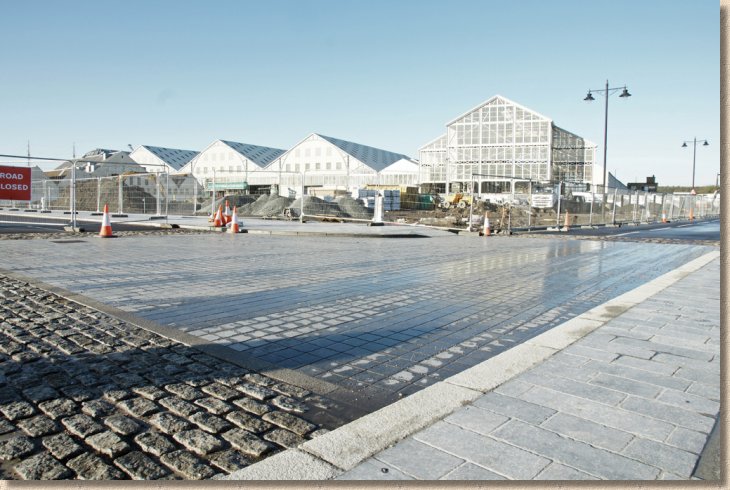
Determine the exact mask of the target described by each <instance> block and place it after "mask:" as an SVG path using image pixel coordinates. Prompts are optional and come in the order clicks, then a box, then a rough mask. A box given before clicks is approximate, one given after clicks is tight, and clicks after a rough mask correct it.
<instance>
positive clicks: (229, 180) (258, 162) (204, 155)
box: [179, 140, 284, 189]
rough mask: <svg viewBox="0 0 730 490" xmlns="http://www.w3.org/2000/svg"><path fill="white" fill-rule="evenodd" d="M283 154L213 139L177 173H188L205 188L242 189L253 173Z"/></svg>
mask: <svg viewBox="0 0 730 490" xmlns="http://www.w3.org/2000/svg"><path fill="white" fill-rule="evenodd" d="M283 153H284V150H281V149H278V148H269V147H267V146H258V145H251V144H247V143H237V142H235V141H226V140H216V141H214V142H213V143H211V144H210V145H208V146H207V147H206V148H205V149H204V150H203V151H201V152H200V153H198V154H197V155H196V156H195V157H194V158H192V159H191V160H190V162H189V163H188V164H186V165H185V166H184V167H182V168H181V169H180V171H179V173H188V174H192V175H193V176H194V177H195V179H196V180H197V181H198V182H200V183H201V184H202V185H204V186H206V187H209V186H210V184H212V182H213V181H215V182H216V188H221V186H224V187H225V188H227V189H246V188H248V184H249V180H250V179H251V174H252V173H253V172H256V171H260V170H263V169H264V168H266V166H268V165H269V164H270V163H271V162H273V161H274V160H275V159H276V158H277V157H279V156H280V155H282V154H283ZM271 183H272V182H269V183H268V184H269V185H270V184H271Z"/></svg>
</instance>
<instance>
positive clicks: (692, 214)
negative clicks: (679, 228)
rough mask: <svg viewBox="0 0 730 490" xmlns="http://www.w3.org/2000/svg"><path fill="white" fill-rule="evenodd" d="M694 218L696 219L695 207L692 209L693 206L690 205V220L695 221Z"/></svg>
mask: <svg viewBox="0 0 730 490" xmlns="http://www.w3.org/2000/svg"><path fill="white" fill-rule="evenodd" d="M694 219H695V213H694V209H692V207H691V206H690V208H689V220H690V221H694Z"/></svg>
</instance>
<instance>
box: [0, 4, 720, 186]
mask: <svg viewBox="0 0 730 490" xmlns="http://www.w3.org/2000/svg"><path fill="white" fill-rule="evenodd" d="M0 46H2V47H1V48H0V67H2V76H1V77H0V114H2V117H0V153H5V154H25V153H26V144H27V141H28V140H30V142H31V143H30V144H31V152H32V153H33V154H34V155H39V156H53V157H61V158H67V157H70V156H71V152H72V144H73V142H75V143H76V149H77V152H78V153H83V152H85V151H88V150H90V149H93V148H95V147H103V148H114V149H125V148H126V146H127V144H132V145H133V146H137V145H139V144H148V145H157V146H168V147H173V148H183V149H191V150H202V149H203V148H204V147H205V146H207V145H208V144H209V143H211V142H212V141H214V140H215V139H218V138H220V139H229V140H233V141H240V142H245V143H253V144H259V145H265V146H273V147H278V148H283V149H287V148H289V147H291V146H293V145H294V144H295V143H297V142H298V141H299V140H300V139H302V138H304V137H305V136H306V135H307V134H309V133H310V132H319V133H322V134H326V135H330V136H335V137H339V138H343V139H348V140H352V141H356V142H359V143H363V144H367V145H371V146H376V147H379V148H384V149H387V150H391V151H396V152H401V153H406V154H408V155H411V156H413V157H416V158H417V157H418V148H419V147H420V146H421V145H422V144H424V143H425V142H427V141H429V140H431V139H433V138H435V137H436V136H439V135H440V134H441V133H443V132H444V130H445V123H446V122H447V121H449V120H451V119H452V118H454V117H456V116H458V115H460V114H461V113H463V112H465V111H467V110H469V109H471V108H472V107H474V106H476V105H478V104H479V103H481V102H483V101H485V100H486V99H488V98H490V97H491V96H493V95H495V94H500V95H503V96H505V97H507V98H510V99H512V100H514V101H516V102H518V103H520V104H522V105H524V106H527V107H529V108H531V109H533V110H535V111H537V112H539V113H541V114H543V115H546V116H548V117H550V118H552V119H553V120H554V122H555V123H556V124H557V125H559V126H561V127H563V128H565V129H567V130H569V131H572V132H574V133H577V134H579V135H581V136H584V137H586V138H588V139H590V140H592V141H593V142H595V143H596V144H597V145H598V147H599V150H600V151H599V153H598V157H597V158H598V159H599V160H602V158H603V156H602V151H603V150H602V148H603V115H604V111H603V103H604V99H603V98H602V97H600V96H597V97H596V101H595V102H593V103H587V102H584V101H583V98H584V97H585V95H586V92H587V90H588V89H589V88H592V89H596V88H602V87H603V86H604V84H605V81H606V79H608V80H609V81H610V83H611V86H623V85H627V86H628V88H629V91H630V92H631V93H632V94H633V97H631V98H629V99H628V100H623V99H619V98H618V94H616V95H614V96H612V97H611V98H610V99H609V118H608V123H609V124H608V162H609V163H608V167H609V170H610V171H612V172H615V173H616V174H617V176H618V177H619V179H620V180H622V181H624V182H626V181H634V180H636V179H638V180H640V181H643V179H644V178H645V177H646V176H647V175H652V174H654V175H656V177H657V179H658V180H659V182H660V184H666V185H688V184H689V183H690V181H691V177H692V148H691V145H690V148H681V145H682V141H684V140H691V139H692V138H693V137H695V136H697V137H698V138H700V139H708V140H709V141H710V146H709V147H699V146H698V148H697V173H696V175H697V177H696V181H697V184H698V185H702V184H712V183H714V182H715V177H716V175H717V173H718V172H719V171H720V108H719V107H720V102H719V101H720V8H719V3H718V2H717V0H714V1H708V0H696V1H693V2H688V1H666V0H665V1H658V0H641V1H635V0H632V1H628V0H612V1H611V2H596V1H589V2H586V1H584V0H581V1H578V0H558V1H553V2H547V1H541V0H529V1H528V0H519V1H514V2H506V1H503V0H500V1H492V0H474V1H465V0H453V1H448V2H446V1H443V0H361V1H355V0H309V1H307V0H267V1H265V2H262V1H244V0H235V1H216V0H210V1H202V0H201V1H196V2H193V1H185V0H177V1H155V0H149V1H133V0H124V1H112V0H109V1H99V0H93V1H64V2H57V1H33V0H28V1H24V2H16V1H6V2H4V3H3V6H2V16H0Z"/></svg>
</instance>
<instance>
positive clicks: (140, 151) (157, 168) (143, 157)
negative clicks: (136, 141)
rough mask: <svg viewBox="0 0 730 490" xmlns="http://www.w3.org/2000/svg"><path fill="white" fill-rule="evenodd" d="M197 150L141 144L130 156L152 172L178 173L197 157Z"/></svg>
mask: <svg viewBox="0 0 730 490" xmlns="http://www.w3.org/2000/svg"><path fill="white" fill-rule="evenodd" d="M197 154H198V152H197V151H192V150H179V149H177V148H163V147H161V146H150V145H141V146H138V147H137V148H135V149H134V150H133V151H132V152H131V153H130V154H129V156H130V158H131V159H132V160H134V161H135V162H137V163H139V164H140V165H142V166H143V167H144V168H145V171H147V172H150V173H176V172H179V171H180V169H181V168H182V167H184V166H185V165H187V164H188V162H190V160H192V159H193V158H195V155H197Z"/></svg>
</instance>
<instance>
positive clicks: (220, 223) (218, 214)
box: [213, 206, 225, 228]
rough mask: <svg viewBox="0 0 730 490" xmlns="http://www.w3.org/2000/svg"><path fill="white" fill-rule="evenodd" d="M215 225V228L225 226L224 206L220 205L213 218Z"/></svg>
mask: <svg viewBox="0 0 730 490" xmlns="http://www.w3.org/2000/svg"><path fill="white" fill-rule="evenodd" d="M213 226H214V227H215V228H220V227H221V226H225V223H224V222H223V206H218V211H217V212H216V213H215V218H214V219H213Z"/></svg>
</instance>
